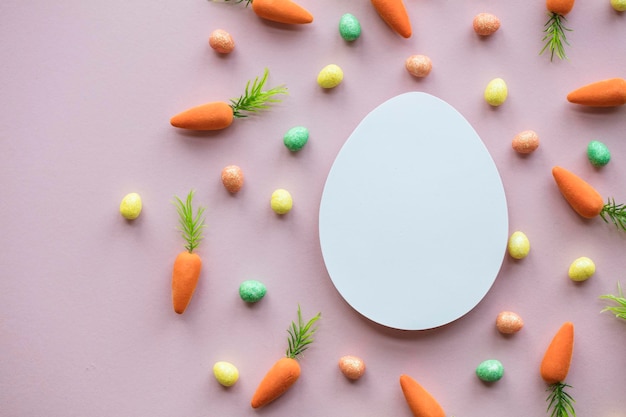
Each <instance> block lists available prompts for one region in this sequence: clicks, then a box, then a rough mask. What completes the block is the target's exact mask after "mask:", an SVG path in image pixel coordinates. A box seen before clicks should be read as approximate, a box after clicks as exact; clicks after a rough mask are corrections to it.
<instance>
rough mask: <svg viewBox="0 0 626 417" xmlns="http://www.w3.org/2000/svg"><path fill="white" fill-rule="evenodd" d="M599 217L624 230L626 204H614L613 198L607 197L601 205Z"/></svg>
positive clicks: (625, 228) (625, 229)
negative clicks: (605, 201)
mask: <svg viewBox="0 0 626 417" xmlns="http://www.w3.org/2000/svg"><path fill="white" fill-rule="evenodd" d="M600 217H601V218H602V220H604V221H605V222H607V223H613V224H614V225H615V227H617V228H618V229H621V230H624V231H626V204H615V200H614V199H612V198H609V200H608V202H607V203H606V204H605V205H604V207H602V211H601V212H600Z"/></svg>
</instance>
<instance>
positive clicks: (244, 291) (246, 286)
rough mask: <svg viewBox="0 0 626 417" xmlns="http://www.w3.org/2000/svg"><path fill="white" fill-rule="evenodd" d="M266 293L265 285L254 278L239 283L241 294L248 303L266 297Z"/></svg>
mask: <svg viewBox="0 0 626 417" xmlns="http://www.w3.org/2000/svg"><path fill="white" fill-rule="evenodd" d="M266 293H267V288H266V287H265V285H264V284H263V283H262V282H260V281H257V280H254V279H251V280H247V281H244V282H242V283H241V285H239V296H240V297H241V299H242V300H243V301H245V302H246V303H256V302H257V301H260V300H261V298H263V297H265V294H266Z"/></svg>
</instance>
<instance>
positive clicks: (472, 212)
mask: <svg viewBox="0 0 626 417" xmlns="http://www.w3.org/2000/svg"><path fill="white" fill-rule="evenodd" d="M319 237H320V245H321V250H322V256H323V259H324V263H325V264H326V269H327V271H328V274H329V276H330V279H331V280H332V282H333V284H334V286H335V288H336V289H337V291H338V292H339V293H340V294H341V296H342V297H343V298H344V299H345V301H346V302H347V303H348V304H349V305H350V306H352V307H353V308H354V309H355V310H356V311H358V312H359V313H360V314H362V315H363V316H365V317H367V318H368V319H370V320H372V321H374V322H376V323H379V324H381V325H384V326H387V327H391V328H396V329H403V330H425V329H431V328H435V327H439V326H442V325H445V324H448V323H450V322H452V321H454V320H456V319H458V318H460V317H462V316H463V315H465V314H466V313H468V312H469V311H470V310H472V309H473V308H474V307H475V306H476V305H477V304H478V303H479V302H480V301H481V300H482V299H483V297H484V296H485V295H486V294H487V292H488V291H489V289H490V288H491V286H492V285H493V283H494V281H495V279H496V277H497V275H498V273H499V271H500V267H501V265H502V261H503V259H504V255H505V252H506V245H507V239H508V211H507V204H506V196H505V193H504V187H503V185H502V180H501V178H500V175H499V173H498V169H497V167H496V165H495V163H494V161H493V159H492V158H491V155H490V154H489V151H488V150H487V148H486V147H485V145H484V143H483V142H482V140H481V139H480V137H479V136H478V134H477V133H476V131H475V130H474V129H473V128H472V126H471V125H470V124H469V122H468V121H467V120H466V119H465V118H464V117H463V116H462V115H461V114H460V113H459V112H458V111H457V110H456V109H454V108H453V107H452V106H451V105H449V104H448V103H446V102H445V101H443V100H441V99H439V98H437V97H434V96H432V95H429V94H426V93H421V92H410V93H405V94H401V95H399V96H396V97H394V98H392V99H390V100H388V101H386V102H384V103H383V104H381V105H380V106H378V107H377V108H375V109H374V110H373V111H372V112H370V113H369V114H368V115H367V116H366V117H365V118H364V119H363V120H362V121H361V123H360V124H359V125H358V126H357V127H356V129H355V130H354V132H353V133H352V134H351V135H350V137H349V138H348V140H347V141H346V142H345V144H344V145H343V147H342V148H341V150H340V151H339V153H338V155H337V157H336V159H335V161H334V163H333V165H332V167H331V169H330V172H329V174H328V178H327V179H326V183H325V185H324V190H323V193H322V198H321V203H320V211H319Z"/></svg>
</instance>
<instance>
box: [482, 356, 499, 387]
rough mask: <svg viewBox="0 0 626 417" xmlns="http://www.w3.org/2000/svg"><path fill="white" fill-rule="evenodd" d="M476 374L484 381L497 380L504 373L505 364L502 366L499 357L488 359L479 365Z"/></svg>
mask: <svg viewBox="0 0 626 417" xmlns="http://www.w3.org/2000/svg"><path fill="white" fill-rule="evenodd" d="M476 375H477V376H478V378H480V379H481V380H482V381H485V382H495V381H498V380H499V379H501V378H502V376H503V375H504V366H502V363H501V362H500V361H499V360H497V359H488V360H486V361H483V362H481V363H480V365H478V367H477V368H476Z"/></svg>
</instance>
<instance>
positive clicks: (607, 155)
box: [587, 140, 611, 167]
mask: <svg viewBox="0 0 626 417" xmlns="http://www.w3.org/2000/svg"><path fill="white" fill-rule="evenodd" d="M587 158H589V162H591V165H593V166H594V167H603V166H605V165H606V164H608V163H609V161H610V160H611V152H610V151H609V148H607V147H606V145H605V144H604V143H602V142H599V141H597V140H592V141H591V142H589V144H588V145H587Z"/></svg>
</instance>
